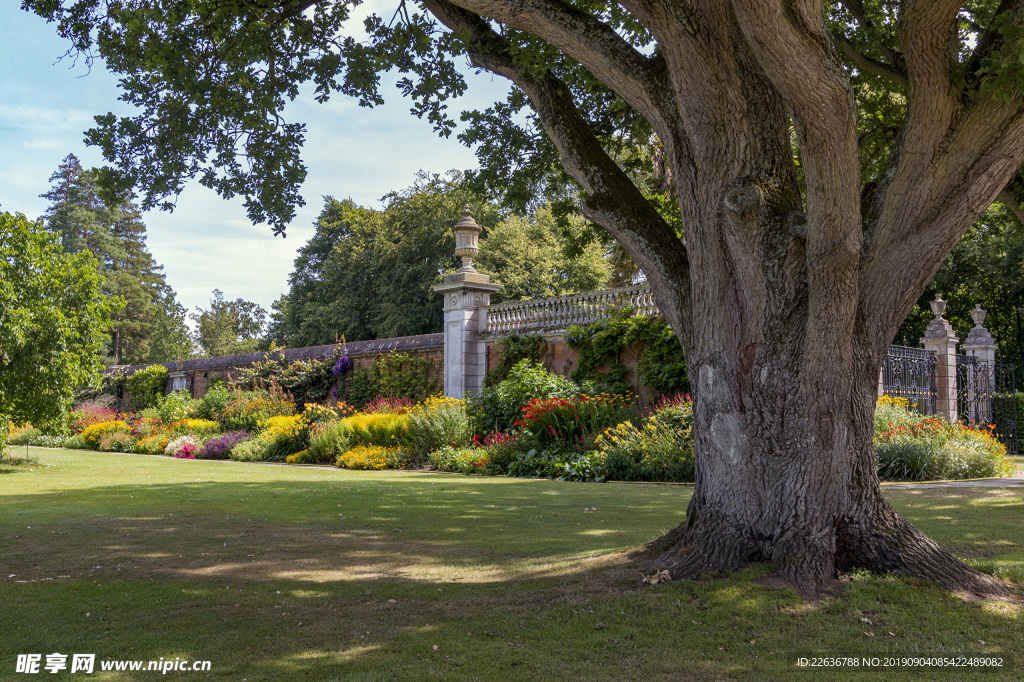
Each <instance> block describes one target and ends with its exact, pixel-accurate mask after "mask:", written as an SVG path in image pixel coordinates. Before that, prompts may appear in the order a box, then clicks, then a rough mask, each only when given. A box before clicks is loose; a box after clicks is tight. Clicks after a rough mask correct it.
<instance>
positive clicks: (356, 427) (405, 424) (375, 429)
mask: <svg viewBox="0 0 1024 682" xmlns="http://www.w3.org/2000/svg"><path fill="white" fill-rule="evenodd" d="M410 421H411V420H410V418H409V415H408V414H393V413H387V412H378V413H377V414H357V415H353V416H351V417H345V418H344V419H342V420H341V421H340V422H339V423H340V424H344V425H345V426H346V427H348V428H349V429H350V430H351V431H352V436H351V442H352V445H353V446H356V445H379V446H381V447H385V448H387V447H399V446H404V445H405V444H406V440H407V436H408V434H409V425H410Z"/></svg>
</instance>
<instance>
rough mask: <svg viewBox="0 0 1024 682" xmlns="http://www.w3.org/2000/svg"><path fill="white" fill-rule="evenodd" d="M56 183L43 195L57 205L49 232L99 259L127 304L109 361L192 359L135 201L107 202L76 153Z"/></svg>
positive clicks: (68, 248) (115, 320)
mask: <svg viewBox="0 0 1024 682" xmlns="http://www.w3.org/2000/svg"><path fill="white" fill-rule="evenodd" d="M50 182H51V183H52V187H51V189H50V191H48V192H46V193H45V194H42V195H41V196H42V197H43V198H45V199H49V200H50V206H49V208H48V209H47V210H46V213H45V214H44V217H45V221H46V227H47V229H48V230H49V231H50V232H53V233H55V234H57V235H58V236H59V239H60V244H61V248H62V249H63V250H64V252H65V253H79V252H82V251H89V252H90V253H92V255H93V256H95V258H96V259H97V261H99V263H100V271H101V274H102V276H103V292H104V294H106V295H107V296H111V297H115V298H118V299H120V300H121V302H122V305H121V307H120V308H119V309H117V310H115V311H114V312H113V314H112V315H111V320H110V327H109V330H108V331H109V334H110V341H109V343H108V345H107V348H106V355H107V360H108V362H109V363H113V364H136V363H143V362H156V361H161V360H169V359H176V358H172V357H170V356H166V357H165V356H163V355H162V353H173V354H174V355H175V356H176V357H181V356H182V355H187V354H189V351H190V350H191V345H190V343H189V341H188V330H187V328H186V327H185V322H184V309H183V308H182V307H181V306H180V305H178V304H177V303H176V302H175V294H174V291H173V290H172V289H171V288H170V287H169V286H168V285H167V282H166V280H165V277H164V273H163V266H161V265H159V264H157V262H156V261H155V260H154V259H153V255H152V254H151V253H150V252H149V249H148V248H147V247H146V226H145V224H144V223H143V222H142V213H141V211H140V210H139V208H138V206H137V205H136V204H135V203H134V202H133V201H132V200H131V199H130V198H125V199H124V200H122V201H121V202H120V203H119V204H117V205H114V206H111V205H108V204H107V203H106V202H105V201H104V200H103V199H102V198H101V196H100V191H99V188H98V186H97V183H96V171H95V170H86V169H84V168H83V167H82V165H81V163H80V162H79V160H78V158H77V157H76V156H75V155H74V154H69V155H68V156H67V157H66V158H65V159H64V160H63V161H62V162H61V164H60V166H59V167H58V169H57V171H56V172H54V174H53V175H51V176H50ZM158 320H159V323H158ZM158 335H159V337H160V339H159V340H158V341H157V342H156V343H154V341H156V337H157V336H158Z"/></svg>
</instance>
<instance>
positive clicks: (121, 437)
mask: <svg viewBox="0 0 1024 682" xmlns="http://www.w3.org/2000/svg"><path fill="white" fill-rule="evenodd" d="M99 450H100V452H135V438H134V437H133V436H132V434H130V433H128V432H126V431H113V432H110V433H106V434H104V435H103V437H102V438H100V446H99Z"/></svg>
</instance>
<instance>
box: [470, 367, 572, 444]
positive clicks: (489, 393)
mask: <svg viewBox="0 0 1024 682" xmlns="http://www.w3.org/2000/svg"><path fill="white" fill-rule="evenodd" d="M579 394H580V389H579V387H578V386H576V384H574V383H572V382H571V381H569V380H568V379H566V378H565V377H561V376H558V375H557V374H553V373H551V372H549V371H547V370H546V369H544V366H543V365H541V364H539V363H535V362H531V361H530V360H522V361H520V362H519V363H517V364H516V366H515V367H513V368H512V370H511V371H510V372H509V375H508V378H507V379H505V381H502V382H500V383H498V384H495V385H494V386H488V387H486V388H484V390H483V391H481V392H480V395H478V396H476V397H474V398H471V399H470V401H469V403H468V404H467V405H466V412H467V414H468V415H469V421H470V424H471V425H472V427H473V430H474V432H475V433H476V434H477V435H479V436H483V435H484V434H487V433H491V432H492V431H508V430H509V429H511V428H512V425H513V424H514V423H515V422H516V421H517V420H518V419H519V417H520V413H521V412H522V410H523V408H524V407H525V406H526V404H527V403H528V402H530V401H531V400H534V399H547V398H572V397H575V396H577V395H579Z"/></svg>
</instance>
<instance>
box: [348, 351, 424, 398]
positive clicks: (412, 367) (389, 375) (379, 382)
mask: <svg viewBox="0 0 1024 682" xmlns="http://www.w3.org/2000/svg"><path fill="white" fill-rule="evenodd" d="M435 370H436V364H435V362H434V361H433V360H432V359H430V358H426V357H422V356H416V355H410V354H409V353H400V352H392V353H388V354H387V355H384V356H382V357H379V358H377V361H376V362H375V363H374V364H373V367H372V368H370V369H369V370H367V369H363V368H356V369H354V370H353V371H351V372H349V373H347V374H346V375H345V378H344V379H343V381H342V382H341V383H340V384H339V386H338V397H339V398H341V397H344V399H345V401H346V402H348V403H349V404H350V405H354V406H355V407H357V408H359V409H362V408H363V406H364V405H366V403H368V402H370V401H371V400H373V399H374V398H376V397H378V396H383V397H385V398H411V399H412V400H414V401H418V400H425V399H426V398H427V396H430V395H433V394H434V393H436V392H437V391H438V390H439V388H440V381H439V379H438V377H437V376H436V371H435Z"/></svg>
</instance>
